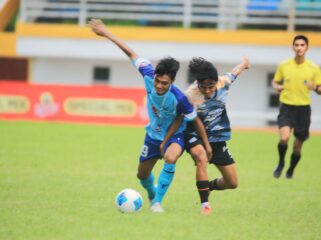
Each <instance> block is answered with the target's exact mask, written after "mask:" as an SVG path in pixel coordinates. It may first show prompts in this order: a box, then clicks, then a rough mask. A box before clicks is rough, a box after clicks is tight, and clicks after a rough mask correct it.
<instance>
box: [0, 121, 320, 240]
mask: <svg viewBox="0 0 321 240" xmlns="http://www.w3.org/2000/svg"><path fill="white" fill-rule="evenodd" d="M143 137H144V130H143V128H129V127H110V126H92V125H71V124H58V123H31V122H8V121H0V239H6V240H8V239H15V240H16V239H17V240H18V239H21V240H25V239H28V240H36V239H39V240H49V239H55V240H56V239H68V240H72V239H77V240H79V239H95V240H98V239H108V240H114V239H115V240H117V239H156V240H157V239H175V240H179V239H187V240H189V239H193V240H194V239H223V238H224V239H237V240H242V239H247V240H248V239H260V240H264V239H267V240H271V239H274V240H276V239H280V240H281V239H282V240H283V239H298V240H299V239H300V240H302V239H311V240H312V239H313V240H314V239H319V238H320V234H321V200H320V199H321V184H320V183H321V174H320V168H321V161H320V156H321V152H320V146H321V136H312V137H311V139H309V141H307V142H306V144H305V146H304V148H303V153H302V162H300V164H299V166H298V167H297V169H296V172H295V174H294V179H292V180H287V179H285V178H284V176H283V175H282V177H281V178H280V179H278V180H276V179H274V178H273V177H272V171H273V169H274V167H275V165H276V161H277V152H276V145H277V141H278V136H277V134H276V133H262V132H238V131H235V132H233V139H232V140H231V141H230V143H229V148H230V150H231V153H232V155H233V156H234V158H235V160H236V162H237V169H238V176H239V183H240V185H239V188H238V189H236V190H233V191H220V192H213V193H212V194H211V196H210V201H211V204H212V207H213V213H212V215H210V216H202V215H201V214H200V204H199V199H198V194H197V192H196V187H195V167H194V165H193V163H192V160H191V159H190V158H189V156H188V155H187V154H184V155H183V156H182V157H181V159H180V160H179V162H178V165H177V172H176V175H175V178H174V181H173V184H172V186H171V188H170V189H169V192H168V194H167V196H166V198H165V200H164V204H163V206H164V209H165V210H166V213H164V214H152V213H150V211H149V206H148V201H147V198H146V194H145V192H144V190H143V188H142V187H141V186H140V185H139V183H138V181H137V180H136V176H135V175H136V168H137V159H138V155H139V152H140V149H141V146H142V143H143ZM290 149H291V147H290V146H289V150H290ZM289 153H290V151H288V154H287V158H286V162H287V166H288V163H289V155H290V154H289ZM161 166H162V162H159V163H158V164H157V166H156V169H155V175H156V177H157V176H158V173H159V171H160V169H161ZM209 174H210V176H211V178H215V177H217V176H218V175H219V174H218V171H217V170H216V169H215V167H214V166H213V165H210V166H209ZM123 188H134V189H136V190H138V191H139V192H141V193H142V195H143V198H144V205H143V209H142V211H141V212H139V213H137V214H121V213H119V212H118V211H117V210H116V208H115V203H114V199H115V196H116V194H117V193H118V192H119V191H120V190H122V189H123Z"/></svg>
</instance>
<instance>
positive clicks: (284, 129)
mask: <svg viewBox="0 0 321 240" xmlns="http://www.w3.org/2000/svg"><path fill="white" fill-rule="evenodd" d="M294 114H295V111H294V108H293V106H289V105H286V104H281V105H280V113H279V115H278V127H279V136H280V141H279V143H278V154H279V162H278V165H277V166H276V168H275V169H274V171H273V176H274V177H275V178H279V177H280V176H281V174H282V170H283V168H284V162H285V161H284V159H285V155H286V151H287V149H288V141H289V139H290V136H291V131H292V127H293V118H294Z"/></svg>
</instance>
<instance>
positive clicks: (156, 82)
mask: <svg viewBox="0 0 321 240" xmlns="http://www.w3.org/2000/svg"><path fill="white" fill-rule="evenodd" d="M89 26H90V27H91V29H92V30H93V32H94V33H96V34H97V35H99V36H102V37H105V38H107V39H109V40H110V41H112V42H113V43H115V44H116V45H117V46H118V47H119V48H120V49H121V50H122V51H123V52H124V53H125V54H126V55H127V56H128V57H129V59H130V60H131V61H132V62H133V63H134V65H135V66H136V68H137V69H138V70H139V72H140V73H141V75H142V76H143V79H144V82H145V88H146V92H147V111H148V116H149V123H148V124H147V126H146V136H145V141H144V146H143V148H142V152H141V155H140V159H139V165H138V173H137V177H138V179H139V180H140V182H141V185H142V186H143V187H144V188H145V189H146V191H147V193H148V198H149V200H150V201H151V211H152V212H163V211H164V210H163V208H162V206H161V203H162V200H163V198H164V196H165V194H166V192H167V190H168V188H169V186H170V184H171V182H172V180H173V177H174V173H175V168H176V162H177V160H178V158H179V157H180V156H181V154H182V152H183V150H184V148H185V145H184V134H183V131H184V129H185V125H184V124H182V125H180V126H179V127H178V128H177V130H176V131H175V132H174V133H173V135H172V136H171V137H170V138H169V139H168V141H166V142H165V143H164V150H165V151H164V152H165V154H164V160H165V162H164V166H163V169H162V171H161V172H160V175H159V178H158V183H157V188H156V187H155V185H154V175H153V173H152V170H153V168H154V166H155V164H156V162H157V161H158V160H159V159H161V158H162V154H161V152H160V144H161V143H162V141H163V140H164V137H165V135H166V133H167V130H168V128H169V127H170V125H171V124H172V122H173V121H174V120H175V118H176V117H177V116H178V115H182V116H184V119H185V120H186V121H187V122H192V124H193V126H194V127H195V129H196V130H197V132H198V133H199V136H200V138H201V139H202V141H203V142H204V147H205V151H206V154H207V155H208V156H209V157H210V156H211V154H212V148H211V146H210V144H209V142H208V139H207V136H206V132H205V129H204V126H203V124H202V122H201V121H200V119H199V118H198V117H197V114H196V111H195V109H194V107H193V106H192V105H191V103H190V102H189V101H188V99H187V97H186V96H185V95H184V94H183V93H182V92H181V91H180V90H179V89H178V88H177V87H176V86H175V85H173V82H174V80H175V76H176V73H177V71H178V69H179V63H178V62H177V61H176V60H175V59H174V58H171V57H167V58H164V59H161V60H160V61H159V63H158V64H157V66H156V68H155V69H154V67H153V66H152V64H151V63H150V62H149V61H148V60H147V59H144V58H141V57H139V56H138V55H137V54H136V53H135V52H134V51H133V50H132V49H131V48H129V47H128V46H127V45H126V44H125V43H124V42H123V41H121V40H120V39H119V38H117V37H116V36H114V35H113V34H112V33H111V32H110V31H109V30H108V29H107V28H106V26H105V25H104V24H103V22H102V21H101V20H98V19H92V20H90V21H89Z"/></svg>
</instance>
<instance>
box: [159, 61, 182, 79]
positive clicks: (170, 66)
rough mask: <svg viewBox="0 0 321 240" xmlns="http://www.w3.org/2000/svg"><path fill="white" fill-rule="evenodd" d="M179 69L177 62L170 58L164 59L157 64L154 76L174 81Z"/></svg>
mask: <svg viewBox="0 0 321 240" xmlns="http://www.w3.org/2000/svg"><path fill="white" fill-rule="evenodd" d="M178 69H179V62H178V61H177V60H176V59H174V58H172V57H165V58H163V59H161V60H159V62H158V63H157V66H156V69H155V74H156V75H159V76H163V75H168V76H169V77H170V79H171V80H174V79H175V77H176V73H177V71H178Z"/></svg>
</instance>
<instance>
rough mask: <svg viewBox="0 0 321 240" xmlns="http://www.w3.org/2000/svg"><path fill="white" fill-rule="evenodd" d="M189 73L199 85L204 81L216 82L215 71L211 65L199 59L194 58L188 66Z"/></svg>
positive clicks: (216, 75)
mask: <svg viewBox="0 0 321 240" xmlns="http://www.w3.org/2000/svg"><path fill="white" fill-rule="evenodd" d="M188 69H189V72H190V73H191V74H192V76H193V77H195V79H196V80H197V82H199V83H201V82H203V81H204V80H206V79H211V80H213V81H214V82H217V81H218V74H217V70H216V68H215V67H214V65H213V64H212V63H210V62H209V61H207V60H205V59H204V58H201V57H194V58H193V59H192V60H191V61H190V62H189V65H188Z"/></svg>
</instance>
